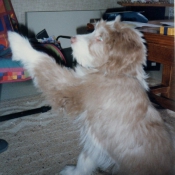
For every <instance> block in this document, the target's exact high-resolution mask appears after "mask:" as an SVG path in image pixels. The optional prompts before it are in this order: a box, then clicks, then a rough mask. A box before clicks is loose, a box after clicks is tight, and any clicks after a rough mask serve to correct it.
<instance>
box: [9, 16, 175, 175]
mask: <svg viewBox="0 0 175 175" xmlns="http://www.w3.org/2000/svg"><path fill="white" fill-rule="evenodd" d="M8 36H9V42H10V46H11V49H12V52H13V59H14V60H20V61H21V62H22V63H23V64H24V66H25V68H26V69H27V70H28V71H29V73H30V75H31V76H32V78H33V80H34V84H35V86H36V87H38V88H39V89H40V90H41V91H42V92H43V94H44V95H45V96H46V98H47V99H48V100H49V102H50V104H51V105H52V107H53V108H54V109H58V108H63V109H64V110H65V111H66V112H67V113H68V114H69V115H70V116H72V117H75V116H76V122H77V123H78V125H79V127H80V135H81V137H80V139H81V144H82V145H83V150H82V152H81V154H80V156H79V159H78V162H77V165H76V166H75V167H74V166H67V167H65V168H64V169H63V170H62V171H61V172H60V174H61V175H91V174H92V173H93V172H94V171H95V170H96V168H97V167H100V168H102V169H104V170H105V169H107V168H112V174H117V175H173V174H175V173H174V172H173V166H174V146H173V141H172V140H173V134H172V133H171V132H170V131H169V129H168V126H167V125H166V124H165V123H164V122H163V120H162V119H161V117H160V115H159V113H158V112H157V111H156V110H155V109H154V107H153V106H152V104H151V102H150V101H149V99H148V97H147V93H146V90H148V86H147V83H146V81H145V78H146V76H145V73H144V70H143V65H144V64H145V60H146V48H145V45H144V44H143V42H144V40H143V39H142V35H141V34H140V33H139V32H138V31H136V30H134V29H132V28H130V27H127V26H126V25H124V24H122V23H121V22H120V19H119V18H117V19H116V20H115V21H113V22H105V21H103V20H101V21H100V22H99V23H97V25H96V27H95V31H94V32H93V33H91V34H87V35H78V36H76V37H72V39H71V43H72V45H71V46H72V49H73V56H74V57H75V58H76V59H77V62H78V63H79V66H78V67H77V68H76V70H75V71H74V70H71V69H68V68H65V67H60V66H59V65H58V64H56V62H55V61H54V59H52V58H51V57H49V56H48V55H47V54H44V53H41V52H38V51H36V50H34V49H33V48H32V47H31V45H30V44H29V42H28V40H27V39H25V38H23V37H21V36H20V35H18V34H16V33H13V32H9V33H8Z"/></svg>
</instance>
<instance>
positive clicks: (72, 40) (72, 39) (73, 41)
mask: <svg viewBox="0 0 175 175" xmlns="http://www.w3.org/2000/svg"><path fill="white" fill-rule="evenodd" d="M76 40H77V38H76V37H75V36H73V37H71V39H70V41H71V43H72V44H73V43H75V42H76Z"/></svg>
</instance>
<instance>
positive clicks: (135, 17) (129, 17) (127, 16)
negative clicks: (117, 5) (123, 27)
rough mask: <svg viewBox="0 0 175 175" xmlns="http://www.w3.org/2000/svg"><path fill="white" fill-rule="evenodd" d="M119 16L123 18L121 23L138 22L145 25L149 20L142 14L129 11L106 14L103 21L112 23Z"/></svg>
mask: <svg viewBox="0 0 175 175" xmlns="http://www.w3.org/2000/svg"><path fill="white" fill-rule="evenodd" d="M118 15H120V16H121V21H137V22H143V23H147V22H148V19H147V18H146V17H145V16H143V15H142V14H141V13H139V12H128V11H123V12H110V13H104V15H103V19H104V20H107V21H112V20H114V19H115V18H116V16H118Z"/></svg>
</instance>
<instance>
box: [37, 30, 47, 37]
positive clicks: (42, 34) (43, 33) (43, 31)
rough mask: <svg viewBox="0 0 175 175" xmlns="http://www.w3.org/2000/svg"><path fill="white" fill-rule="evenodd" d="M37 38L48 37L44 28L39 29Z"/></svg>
mask: <svg viewBox="0 0 175 175" xmlns="http://www.w3.org/2000/svg"><path fill="white" fill-rule="evenodd" d="M36 38H37V39H43V38H49V35H48V34H47V31H46V29H43V30H41V31H40V32H39V33H38V34H36Z"/></svg>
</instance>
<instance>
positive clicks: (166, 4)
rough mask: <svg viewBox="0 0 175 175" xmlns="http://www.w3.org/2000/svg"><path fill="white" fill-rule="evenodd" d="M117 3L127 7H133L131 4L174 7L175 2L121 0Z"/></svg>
mask: <svg viewBox="0 0 175 175" xmlns="http://www.w3.org/2000/svg"><path fill="white" fill-rule="evenodd" d="M117 4H119V5H122V6H125V7H127V6H128V7H131V6H140V7H141V6H144V7H146V6H147V7H174V3H167V2H166V3H163V2H153V3H140V2H133V3H132V2H128V3H127V2H122V1H119V2H117Z"/></svg>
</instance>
